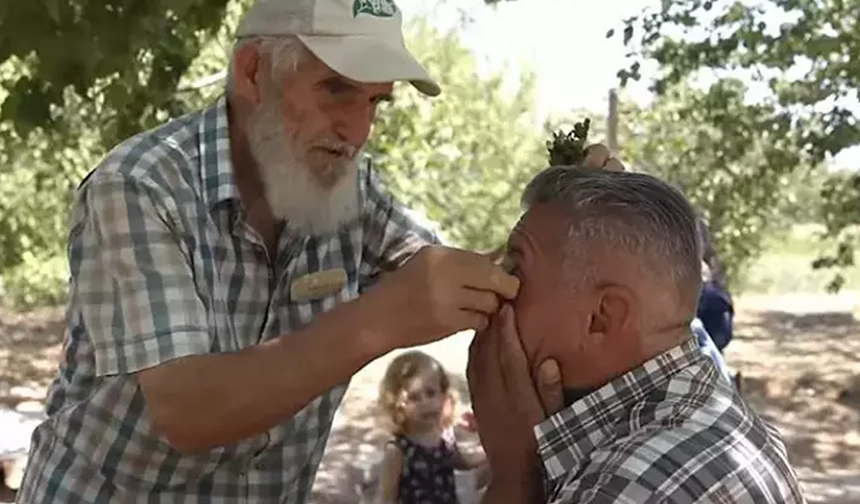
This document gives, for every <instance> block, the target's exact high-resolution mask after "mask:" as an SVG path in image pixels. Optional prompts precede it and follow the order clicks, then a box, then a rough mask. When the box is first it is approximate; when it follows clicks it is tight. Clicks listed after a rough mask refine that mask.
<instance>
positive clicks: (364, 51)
mask: <svg viewBox="0 0 860 504" xmlns="http://www.w3.org/2000/svg"><path fill="white" fill-rule="evenodd" d="M297 37H298V38H299V39H300V40H301V41H302V43H304V44H305V46H306V47H307V48H308V50H310V51H311V52H312V53H314V55H315V56H316V57H317V58H319V59H320V60H322V62H323V63H325V64H326V65H328V66H329V67H330V68H331V69H332V70H334V71H335V72H337V73H339V74H341V75H343V76H344V77H349V78H350V79H352V80H355V81H358V82H395V81H409V82H410V83H411V84H412V85H413V86H415V88H416V89H418V91H421V92H422V93H424V94H426V95H428V96H437V95H438V94H439V93H441V92H442V90H441V88H440V87H439V84H437V83H436V81H434V80H433V79H432V78H431V77H430V75H429V74H428V73H427V70H425V69H424V67H422V66H421V64H420V63H418V61H416V60H415V58H413V57H412V55H411V54H409V52H408V51H407V50H406V49H405V48H404V47H402V46H399V47H393V46H392V45H390V44H387V43H385V41H383V40H381V39H379V38H376V37H368V36H363V35H349V36H334V35H331V36H326V35H297Z"/></svg>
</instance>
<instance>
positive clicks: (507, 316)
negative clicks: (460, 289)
mask: <svg viewBox="0 0 860 504" xmlns="http://www.w3.org/2000/svg"><path fill="white" fill-rule="evenodd" d="M499 331H500V332H501V334H499V335H496V336H497V339H500V340H501V342H500V344H501V345H502V348H501V352H500V355H499V357H500V364H501V367H502V377H503V379H504V381H505V389H506V390H507V392H508V395H509V400H510V401H511V402H512V403H513V404H516V405H517V406H518V407H519V408H520V409H521V410H522V411H523V413H525V414H526V415H527V417H528V420H529V422H530V423H531V424H532V425H536V424H538V423H540V422H542V421H543V420H544V418H546V414H545V413H544V409H543V406H542V405H541V403H540V398H539V397H538V395H537V391H536V390H535V386H534V382H533V381H532V377H531V374H530V373H529V364H528V359H527V358H526V354H525V351H524V350H523V345H522V342H521V341H520V337H519V334H517V329H516V322H515V320H514V310H513V308H511V306H510V305H508V304H506V305H504V306H503V307H502V309H501V310H500V311H499ZM499 336H500V337H499Z"/></svg>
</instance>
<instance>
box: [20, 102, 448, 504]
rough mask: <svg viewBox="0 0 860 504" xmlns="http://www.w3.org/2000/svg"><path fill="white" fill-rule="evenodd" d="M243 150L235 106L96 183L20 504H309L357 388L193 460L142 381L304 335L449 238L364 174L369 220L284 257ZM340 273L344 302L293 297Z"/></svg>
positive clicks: (150, 141)
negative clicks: (157, 371) (298, 284)
mask: <svg viewBox="0 0 860 504" xmlns="http://www.w3.org/2000/svg"><path fill="white" fill-rule="evenodd" d="M229 145H230V144H229V135H228V125H227V105H226V100H225V99H224V98H223V97H222V98H221V99H220V100H219V101H218V102H217V103H216V104H215V105H214V106H212V107H211V108H209V109H206V110H204V111H201V112H198V113H193V114H190V115H188V116H185V117H182V118H179V119H177V120H175V121H172V122H170V123H167V124H166V125H163V126H161V127H159V128H157V129H155V130H152V131H149V132H146V133H142V134H140V135H138V136H136V137H134V138H131V139H130V140H128V141H126V142H124V143H123V144H121V145H120V146H119V147H117V148H116V149H114V150H113V151H112V152H111V153H109V154H108V156H107V157H106V158H105V160H104V161H103V162H102V163H101V165H100V166H99V167H98V168H97V169H96V170H94V171H93V172H92V174H91V175H90V177H89V178H88V179H87V180H86V181H85V182H84V184H83V185H82V187H81V189H80V191H79V198H78V200H77V204H76V205H75V207H74V211H73V215H72V222H71V231H70V237H69V249H68V254H69V264H70V270H71V281H70V303H69V309H68V312H67V323H68V325H67V327H68V331H67V335H66V336H67V337H66V343H65V348H64V359H63V361H62V363H61V366H60V373H59V377H58V378H57V379H56V380H55V381H54V383H53V384H52V385H51V387H50V390H49V393H48V404H47V413H48V415H49V419H48V420H47V421H46V422H45V423H43V424H42V425H41V426H39V427H38V428H37V429H36V431H35V432H34V434H33V440H32V446H31V451H30V460H29V464H28V468H27V471H26V474H25V478H24V481H23V483H22V486H21V490H20V493H19V496H18V502H26V503H28V504H40V503H49V502H50V503H56V502H77V503H107V502H123V503H133V502H147V503H151V504H157V503H167V502H170V503H198V502H201V503H202V502H206V503H210V504H218V503H225V504H226V503H237V502H253V503H270V502H279V503H303V502H306V501H307V498H308V495H309V493H310V489H311V486H312V483H313V479H314V475H315V473H316V469H317V466H318V464H319V461H320V458H321V456H322V453H323V448H324V446H325V443H326V439H327V437H328V433H329V429H330V427H331V422H332V418H333V416H334V412H335V409H336V408H337V406H338V405H339V403H340V401H341V399H342V397H343V395H344V392H345V389H346V384H342V385H339V386H337V387H334V388H333V389H331V390H330V391H328V392H327V393H325V394H323V395H322V396H320V397H317V398H316V399H314V400H313V401H312V402H311V403H310V404H308V405H307V406H306V407H305V408H304V409H302V410H301V411H300V412H299V413H298V414H296V415H295V416H294V417H293V418H292V419H290V420H289V421H288V422H286V423H284V424H282V425H278V426H276V427H274V428H272V429H271V430H270V431H268V432H266V433H264V434H261V435H259V436H256V437H254V438H251V439H247V440H245V441H243V442H241V443H239V444H237V445H234V446H225V447H219V448H215V449H212V450H210V451H208V452H205V453H200V454H195V455H183V454H181V453H179V452H178V451H176V450H174V449H172V448H171V447H170V446H169V445H168V444H167V443H166V442H165V441H164V440H163V439H162V438H160V437H159V436H157V435H156V434H155V433H154V432H153V429H152V426H151V424H150V423H149V421H148V419H147V415H146V411H145V408H146V406H145V401H144V398H143V395H142V393H141V391H140V388H139V387H138V384H137V381H136V379H135V375H134V373H135V372H137V371H141V370H143V369H147V368H150V367H153V366H156V365H159V364H163V363H165V362H167V361H170V360H172V359H176V358H180V357H185V356H191V355H201V354H209V353H217V352H234V351H237V350H241V349H243V348H248V347H251V346H254V345H257V344H259V343H260V342H262V341H264V340H267V339H271V338H274V337H277V336H279V335H282V334H285V333H290V332H293V331H296V330H297V329H300V328H301V327H303V326H305V325H307V324H309V323H310V322H312V321H313V319H314V317H315V316H316V315H318V314H320V313H322V312H324V311H326V310H330V309H332V308H334V307H335V306H336V305H337V304H338V303H341V302H344V301H348V300H350V299H353V298H355V297H356V296H358V295H359V293H360V292H361V290H362V288H364V287H366V286H367V285H369V284H370V283H371V282H372V281H373V279H374V278H375V277H376V276H377V275H378V274H379V273H380V272H381V271H384V270H389V269H392V268H395V267H397V266H398V265H400V264H402V262H403V261H405V260H406V259H408V258H409V257H411V256H412V255H413V254H414V253H415V252H416V251H417V250H418V249H419V248H420V247H422V246H423V245H425V244H427V243H429V242H436V241H437V240H436V238H435V236H434V235H433V234H432V233H430V232H428V231H427V230H425V229H423V228H421V227H420V226H418V225H417V224H415V223H414V222H413V220H411V219H410V218H408V216H407V214H406V212H405V210H403V209H402V208H401V207H399V206H397V205H396V204H395V203H393V202H392V200H391V198H390V197H388V196H386V195H385V194H384V193H383V192H382V191H381V190H380V188H379V187H378V185H377V184H376V182H374V180H373V179H372V178H371V175H370V173H371V172H370V170H369V168H368V167H366V166H364V167H362V168H361V169H360V170H359V180H360V184H359V185H360V191H361V194H362V204H363V208H362V218H361V219H360V220H359V221H356V222H355V223H354V224H352V225H350V226H348V227H347V228H345V229H344V230H343V231H342V232H340V233H337V234H332V235H330V236H327V237H319V238H308V237H299V236H295V235H290V234H289V232H287V231H285V232H284V233H283V234H282V235H281V236H280V237H279V243H278V247H277V254H276V257H268V254H267V252H266V248H265V247H264V245H263V242H262V241H261V240H260V238H259V235H258V234H257V233H255V232H253V231H252V230H251V228H250V227H249V225H248V224H247V223H246V222H245V220H244V213H243V210H242V206H241V204H240V202H239V198H238V192H237V188H236V186H235V184H234V181H233V169H232V166H231V161H230V150H229ZM331 269H343V270H344V271H345V272H346V277H347V281H346V283H345V285H343V288H342V289H341V290H340V291H337V292H333V293H331V294H330V295H328V296H326V297H324V298H322V299H314V300H300V299H291V298H290V285H291V283H292V282H293V281H295V280H296V279H298V278H300V277H302V276H303V275H306V274H308V273H313V272H318V271H323V270H331ZM211 400H213V401H217V400H218V398H217V397H213V398H211Z"/></svg>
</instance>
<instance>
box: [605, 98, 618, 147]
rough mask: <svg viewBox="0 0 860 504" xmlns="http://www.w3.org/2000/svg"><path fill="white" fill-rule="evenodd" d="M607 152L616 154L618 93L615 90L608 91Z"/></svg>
mask: <svg viewBox="0 0 860 504" xmlns="http://www.w3.org/2000/svg"><path fill="white" fill-rule="evenodd" d="M606 131H607V133H606V135H607V139H606V142H607V143H608V144H609V145H607V147H609V151H610V152H612V153H617V152H618V93H616V91H615V89H614V88H613V89H610V90H609V117H608V118H607V128H606Z"/></svg>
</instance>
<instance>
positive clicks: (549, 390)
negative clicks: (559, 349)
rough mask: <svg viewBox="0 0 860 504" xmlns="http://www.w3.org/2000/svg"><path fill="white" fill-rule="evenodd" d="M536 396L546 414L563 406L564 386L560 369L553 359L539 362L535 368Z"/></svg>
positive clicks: (552, 412)
mask: <svg viewBox="0 0 860 504" xmlns="http://www.w3.org/2000/svg"><path fill="white" fill-rule="evenodd" d="M535 383H537V390H538V396H540V401H541V403H542V404H543V409H544V412H546V414H547V416H549V415H552V414H554V413H556V412H557V411H559V410H561V408H563V407H564V388H563V386H562V381H561V370H560V369H559V368H558V362H556V360H555V359H547V360H545V361H543V362H541V363H540V365H539V366H538V369H537V377H536V378H535Z"/></svg>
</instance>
